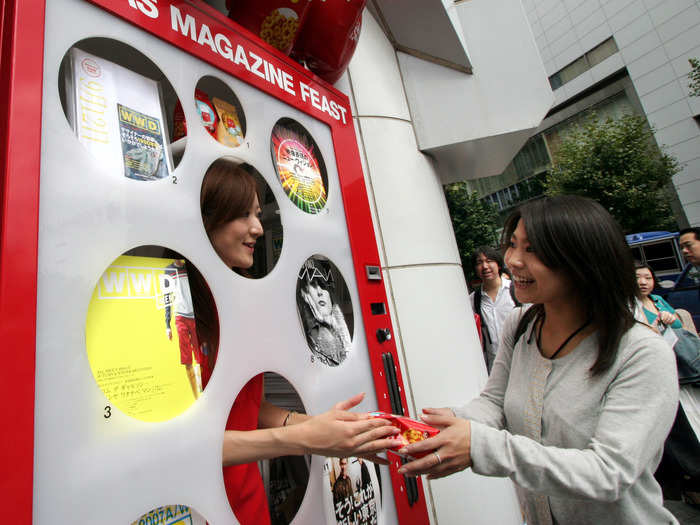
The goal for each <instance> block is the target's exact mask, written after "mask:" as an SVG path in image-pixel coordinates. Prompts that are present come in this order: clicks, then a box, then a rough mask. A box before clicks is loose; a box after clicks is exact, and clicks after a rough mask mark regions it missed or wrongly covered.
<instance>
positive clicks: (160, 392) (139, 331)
mask: <svg viewBox="0 0 700 525" xmlns="http://www.w3.org/2000/svg"><path fill="white" fill-rule="evenodd" d="M85 332H86V346H87V354H88V360H89V362H90V368H91V369H92V373H93V375H94V377H95V380H96V381H97V384H98V385H99V387H100V389H101V390H102V392H103V393H104V394H105V396H106V397H107V399H108V400H109V402H110V403H112V404H113V405H114V406H115V407H116V408H118V409H119V410H121V411H122V412H124V413H125V414H127V415H129V416H132V417H134V418H136V419H140V420H142V421H165V420H168V419H170V418H173V417H175V416H177V415H179V414H181V413H182V412H184V411H185V410H186V409H187V408H188V407H189V406H190V405H191V404H192V403H194V402H195V401H196V400H197V398H198V397H199V396H200V394H201V393H202V391H203V390H204V388H205V387H206V385H207V383H208V381H209V378H210V376H211V373H212V371H213V368H214V363H215V359H216V352H217V349H218V340H219V322H218V315H217V312H216V306H215V304H214V298H213V297H212V295H211V292H210V291H209V287H208V286H207V284H206V282H205V280H204V278H203V277H202V275H201V273H199V271H198V270H197V268H195V266H194V265H193V264H192V263H190V262H189V261H188V260H187V259H185V258H184V257H182V256H181V255H180V254H178V253H175V252H172V251H171V250H167V249H165V248H161V247H157V246H151V247H140V248H136V249H134V250H130V251H129V252H127V253H126V254H124V255H122V256H120V257H117V258H116V259H115V260H114V262H112V264H110V265H109V266H108V267H107V269H106V270H105V272H104V273H103V274H102V276H101V277H100V279H99V281H98V283H97V286H95V291H94V292H93V295H92V299H91V301H90V305H89V307H88V313H87V320H86V326H85Z"/></svg>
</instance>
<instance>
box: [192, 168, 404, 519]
mask: <svg viewBox="0 0 700 525" xmlns="http://www.w3.org/2000/svg"><path fill="white" fill-rule="evenodd" d="M200 204H201V209H202V217H203V220H204V227H205V230H206V232H207V235H208V237H209V240H210V241H211V243H212V246H213V247H214V250H215V251H216V253H217V254H218V255H219V257H220V258H221V259H222V260H223V261H224V262H225V263H226V265H227V266H228V267H229V268H231V269H232V270H234V271H236V272H237V273H241V274H243V275H245V273H246V270H247V269H248V268H250V267H251V266H252V265H253V254H254V251H255V246H256V241H257V239H258V238H259V237H260V236H261V235H262V234H263V228H262V223H261V222H260V218H259V215H260V212H261V210H260V205H259V199H258V195H257V185H256V182H255V179H254V178H253V177H252V176H251V175H250V174H249V173H248V172H246V171H245V169H243V168H242V167H241V166H239V165H237V164H236V163H234V162H233V161H231V160H228V159H218V160H217V161H215V162H214V163H213V164H212V165H211V166H210V168H209V169H208V170H207V173H206V175H205V177H204V181H203V184H202V193H201V197H200ZM205 287H206V284H205V283H204V281H203V279H201V276H198V278H196V279H193V280H192V295H193V300H194V302H195V314H196V321H197V331H198V335H199V340H200V342H202V344H203V345H206V348H207V350H208V351H207V357H208V360H207V363H206V365H205V366H203V367H202V368H203V372H202V376H203V383H204V384H206V381H208V379H209V377H210V376H211V370H212V368H213V365H214V361H215V359H216V349H217V348H218V333H219V329H218V328H219V323H218V316H217V314H216V308H215V306H214V305H213V304H211V301H207V300H205V299H203V298H204V297H208V294H206V293H204V290H205ZM363 396H364V394H359V395H356V396H354V397H352V398H350V399H348V400H345V401H343V402H340V403H338V404H337V405H335V407H334V408H333V409H331V410H329V411H328V412H325V413H323V414H321V415H318V416H314V417H312V416H308V415H305V414H298V413H296V412H289V411H287V410H284V409H282V408H279V407H277V406H275V405H272V404H271V403H268V402H267V401H265V400H264V399H263V376H262V374H260V375H258V376H256V377H254V378H253V379H251V380H250V381H249V382H248V383H247V384H246V385H245V386H244V387H243V389H242V390H241V392H240V393H239V394H238V397H237V398H236V401H235V402H234V404H233V407H232V409H231V412H230V414H229V418H228V421H227V424H226V432H225V434H224V443H223V465H224V484H225V487H226V493H227V496H228V499H229V502H230V504H231V508H232V509H233V511H234V513H235V514H236V517H237V518H238V520H239V521H240V522H241V523H243V525H248V524H253V523H255V524H265V523H269V513H268V510H267V499H266V497H265V492H264V487H263V484H262V479H261V476H260V472H259V470H258V466H257V464H256V463H255V462H256V461H258V460H261V459H267V458H272V457H276V456H283V455H301V454H319V455H324V456H349V455H365V456H367V455H370V456H371V455H372V454H374V453H375V452H377V451H381V450H383V449H384V448H386V447H388V446H390V444H391V440H389V439H384V438H386V437H388V436H389V435H392V434H394V433H395V432H396V430H395V429H394V428H393V427H392V426H391V425H389V423H388V422H387V421H384V420H374V419H369V418H368V416H367V415H366V414H359V413H353V412H348V411H347V410H349V409H350V408H352V407H354V406H356V405H358V404H359V403H360V402H361V401H362V398H363Z"/></svg>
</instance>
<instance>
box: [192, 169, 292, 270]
mask: <svg viewBox="0 0 700 525" xmlns="http://www.w3.org/2000/svg"><path fill="white" fill-rule="evenodd" d="M200 203H201V209H202V221H203V223H204V229H205V230H206V232H207V236H208V237H209V240H210V241H211V244H212V247H213V248H214V251H215V252H216V253H217V255H218V256H219V257H220V258H221V260H222V261H224V263H225V264H226V266H228V267H229V268H231V269H232V270H233V271H235V272H236V273H238V274H240V275H243V276H245V277H251V278H260V277H264V276H265V275H267V274H268V273H270V271H272V269H273V268H274V267H275V264H276V263H277V260H278V259H279V257H280V254H281V253H282V242H283V233H282V222H281V220H280V212H279V206H278V205H277V201H276V200H275V197H274V195H273V194H272V190H271V189H270V187H269V186H268V185H267V183H266V182H265V179H264V178H263V177H262V175H260V173H259V172H258V171H257V170H256V169H255V168H254V167H253V166H251V165H250V164H246V163H240V162H239V161H237V160H236V159H233V158H231V157H221V158H219V159H217V160H216V161H214V162H213V163H212V164H211V166H209V168H208V169H207V172H206V174H205V175H204V179H203V181H202V191H201V195H200Z"/></svg>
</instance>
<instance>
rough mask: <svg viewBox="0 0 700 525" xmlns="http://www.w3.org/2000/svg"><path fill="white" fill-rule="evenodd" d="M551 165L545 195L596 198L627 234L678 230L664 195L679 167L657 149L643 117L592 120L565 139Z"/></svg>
mask: <svg viewBox="0 0 700 525" xmlns="http://www.w3.org/2000/svg"><path fill="white" fill-rule="evenodd" d="M553 161H554V165H553V168H552V171H551V172H550V174H549V176H548V178H547V181H546V183H545V187H546V193H547V195H559V194H575V195H584V196H586V197H590V198H592V199H595V200H597V201H598V202H600V204H602V205H603V207H605V208H606V209H607V210H608V211H609V212H610V213H611V214H612V215H613V216H614V217H615V218H616V219H617V221H618V222H619V223H620V225H621V226H622V229H623V230H624V231H625V232H626V233H632V232H640V231H651V230H656V229H676V228H677V224H676V222H675V219H674V218H673V214H672V213H671V207H670V205H669V199H668V196H667V194H666V192H667V186H668V184H669V183H670V182H671V178H672V177H673V174H674V173H677V172H678V171H679V165H678V163H677V162H676V160H675V159H674V158H673V157H671V156H670V155H667V154H666V153H664V152H663V151H660V150H659V148H658V147H657V146H656V143H655V142H654V136H653V131H652V130H651V129H650V128H649V127H648V125H647V123H646V120H645V119H644V118H642V117H640V116H637V115H625V116H623V117H620V118H618V119H612V118H608V119H606V120H605V121H600V120H598V119H597V117H596V116H595V115H592V116H591V118H590V119H589V120H588V121H586V122H585V123H583V124H582V125H580V126H577V127H576V128H574V130H573V131H572V132H571V133H570V134H569V135H568V136H566V137H565V138H564V140H563V141H562V143H561V146H560V148H559V150H558V152H557V155H556V157H555V158H554V159H553Z"/></svg>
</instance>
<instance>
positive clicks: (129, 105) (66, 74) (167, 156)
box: [58, 38, 184, 181]
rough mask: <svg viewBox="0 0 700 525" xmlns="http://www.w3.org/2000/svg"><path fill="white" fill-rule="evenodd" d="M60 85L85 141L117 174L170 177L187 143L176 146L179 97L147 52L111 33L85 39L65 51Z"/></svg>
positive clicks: (71, 120)
mask: <svg viewBox="0 0 700 525" xmlns="http://www.w3.org/2000/svg"><path fill="white" fill-rule="evenodd" d="M58 75H59V78H58V88H59V96H60V98H61V104H62V106H63V112H64V114H65V116H66V118H67V119H68V123H69V124H70V126H71V128H72V130H73V132H74V133H75V135H76V137H77V139H78V140H79V141H80V143H81V144H82V145H83V146H84V147H85V149H87V150H88V151H89V152H90V154H91V155H92V156H93V157H94V158H95V159H96V160H97V161H98V163H99V164H100V166H102V167H106V168H107V169H109V170H110V171H111V172H112V173H114V174H115V175H116V176H122V177H126V178H128V179H132V180H139V181H155V180H160V179H164V178H166V177H168V176H169V175H170V174H171V173H172V171H173V170H174V169H175V168H176V167H177V165H178V164H179V161H180V158H181V157H182V153H183V152H184V145H183V146H182V147H181V148H175V150H174V149H173V147H172V146H171V138H172V137H171V134H170V130H171V129H173V120H172V115H173V112H174V109H175V106H176V105H178V104H179V100H178V98H177V95H176V93H175V90H174V89H173V86H172V84H170V82H169V81H168V79H167V78H166V77H165V75H164V74H163V72H162V71H161V70H160V68H158V66H156V65H155V64H154V63H153V62H152V61H151V60H150V59H149V58H147V57H146V56H145V55H144V54H143V53H141V52H139V51H137V50H136V49H134V48H133V47H131V46H129V45H127V44H124V43H122V42H118V41H116V40H112V39H108V38H89V39H86V40H81V41H80V42H78V43H77V44H75V45H74V46H73V47H71V48H70V49H69V50H68V52H67V53H66V54H65V56H64V57H63V61H62V62H61V67H60V69H59V74H58Z"/></svg>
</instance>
